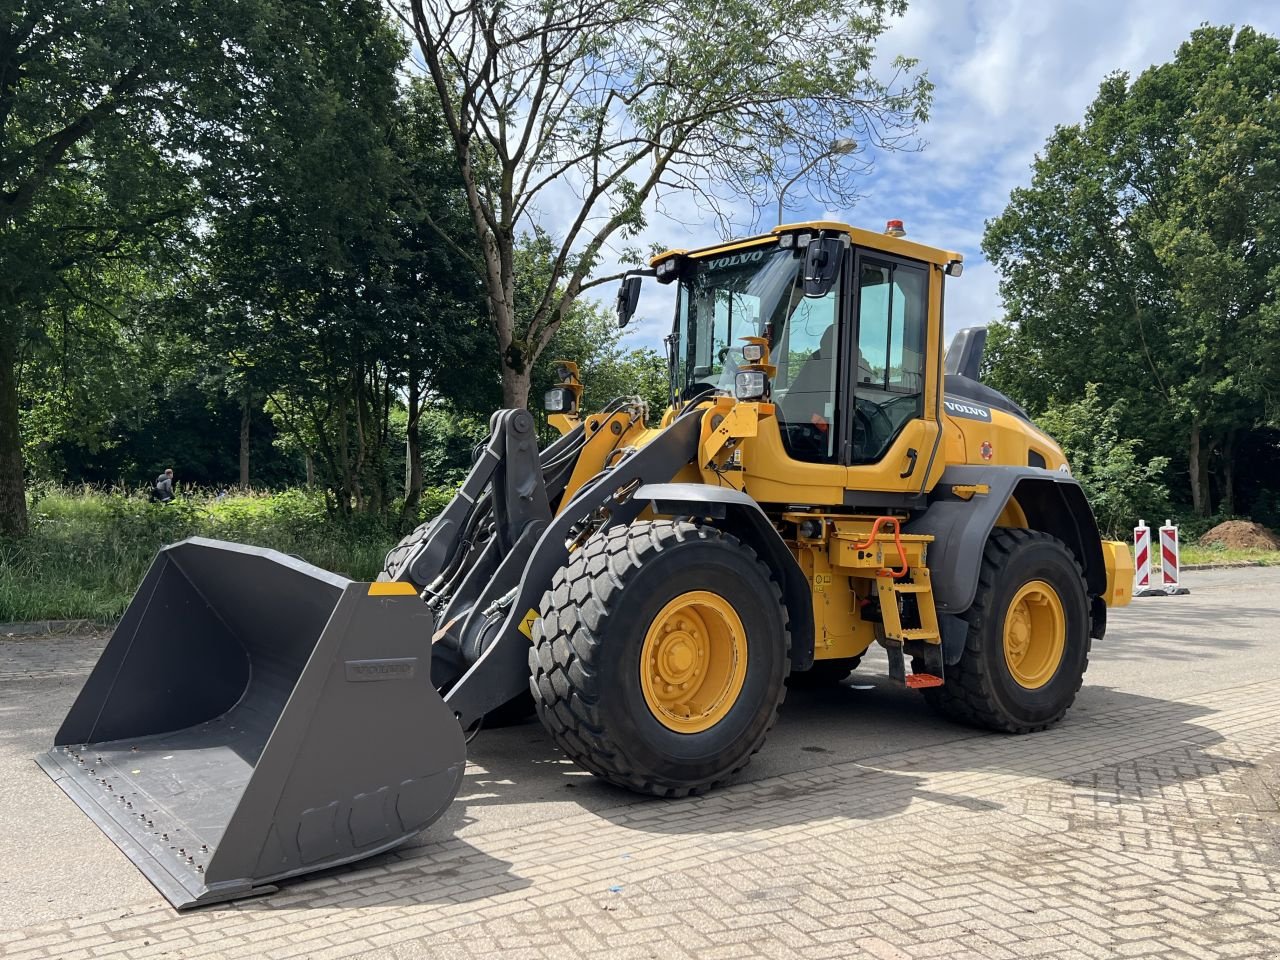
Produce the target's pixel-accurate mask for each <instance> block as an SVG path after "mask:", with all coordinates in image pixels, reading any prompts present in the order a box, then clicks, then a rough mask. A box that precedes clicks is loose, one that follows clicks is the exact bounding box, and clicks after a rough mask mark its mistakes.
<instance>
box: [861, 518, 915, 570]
mask: <svg viewBox="0 0 1280 960" xmlns="http://www.w3.org/2000/svg"><path fill="white" fill-rule="evenodd" d="M886 523H888V524H892V525H893V542H894V544H895V545H896V546H897V548H898V562H899V563H901V564H902V569H900V570H888V569H884V570H877V571H876V576H880V577H893V579H895V580H901V579H902V578H903V577H905V576H906V575H907V570H908V569H909V568H908V567H907V551H906V548H905V547H903V546H902V523H901V522H900V521H899V520H898V518H897V517H876V522H875V523H873V524H872V525H871V534H870V535H869V536H868V537H867V542H866V543H855V544H854V545H853V549H855V550H865V549H866V548H867V547H870V546H872V545H873V544H874V543H875V542H876V537H877V536H879V535H880V528H881V527H882V526H884V525H885V524H886Z"/></svg>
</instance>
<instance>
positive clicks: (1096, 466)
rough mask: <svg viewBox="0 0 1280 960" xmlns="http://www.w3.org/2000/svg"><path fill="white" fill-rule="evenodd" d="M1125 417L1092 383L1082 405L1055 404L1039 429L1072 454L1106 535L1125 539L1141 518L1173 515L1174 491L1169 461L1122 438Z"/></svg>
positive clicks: (1073, 466)
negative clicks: (1168, 479) (1169, 485)
mask: <svg viewBox="0 0 1280 960" xmlns="http://www.w3.org/2000/svg"><path fill="white" fill-rule="evenodd" d="M1122 417H1123V407H1122V406H1120V405H1112V406H1108V405H1105V404H1104V403H1103V402H1102V400H1101V399H1100V398H1099V396H1098V387H1097V385H1096V384H1092V383H1091V384H1087V385H1086V386H1085V393H1084V396H1083V397H1082V398H1080V399H1079V400H1076V401H1074V402H1071V403H1064V404H1059V405H1051V406H1050V407H1049V408H1048V409H1046V410H1045V411H1044V412H1043V413H1041V414H1040V416H1039V417H1038V418H1037V424H1038V425H1039V426H1040V428H1041V429H1043V430H1045V431H1046V432H1047V433H1048V434H1049V435H1050V436H1051V437H1053V438H1054V439H1055V440H1057V441H1058V444H1059V445H1060V446H1061V447H1062V449H1063V452H1064V453H1066V455H1067V462H1068V463H1069V464H1070V465H1071V473H1072V475H1073V476H1074V477H1075V478H1076V479H1077V480H1079V481H1080V485H1081V486H1082V487H1083V488H1084V492H1085V494H1086V495H1087V496H1088V498H1089V502H1090V503H1091V504H1092V505H1093V512H1094V515H1095V516H1096V517H1097V519H1098V526H1099V528H1100V529H1101V530H1102V533H1103V535H1104V536H1109V537H1113V538H1116V539H1121V540H1124V539H1128V533H1127V531H1128V529H1129V528H1130V527H1132V526H1133V525H1134V524H1135V523H1136V522H1137V520H1138V518H1140V517H1156V516H1161V515H1163V514H1164V513H1165V512H1166V511H1167V509H1168V498H1169V492H1168V490H1167V489H1166V488H1165V486H1164V484H1163V482H1162V481H1161V476H1162V474H1163V472H1164V469H1165V467H1166V466H1167V465H1168V463H1169V461H1168V458H1167V457H1151V458H1149V459H1147V458H1145V457H1144V456H1143V454H1142V444H1141V443H1140V441H1138V440H1135V439H1132V438H1129V437H1125V436H1122V435H1121V433H1120V423H1121V420H1122ZM1149 522H1150V521H1149Z"/></svg>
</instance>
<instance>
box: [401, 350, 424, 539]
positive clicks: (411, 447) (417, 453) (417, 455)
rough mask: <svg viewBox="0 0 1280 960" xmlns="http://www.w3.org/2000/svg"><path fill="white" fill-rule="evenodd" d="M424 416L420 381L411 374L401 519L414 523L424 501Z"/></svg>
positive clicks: (407, 522)
mask: <svg viewBox="0 0 1280 960" xmlns="http://www.w3.org/2000/svg"><path fill="white" fill-rule="evenodd" d="M421 418H422V399H421V397H419V395H418V383H417V380H416V377H415V376H414V373H413V372H412V371H411V372H410V374H409V422H408V425H407V429H406V432H405V438H404V457H405V485H404V506H403V507H401V508H400V519H401V520H402V521H403V522H404V523H406V524H412V523H413V522H414V521H415V520H416V519H417V517H418V504H419V503H420V502H421V501H422V438H421V437H420V436H419V435H418V421H419V420H421Z"/></svg>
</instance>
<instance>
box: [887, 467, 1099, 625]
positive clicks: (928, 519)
mask: <svg viewBox="0 0 1280 960" xmlns="http://www.w3.org/2000/svg"><path fill="white" fill-rule="evenodd" d="M981 485H985V486H986V487H988V488H989V492H988V493H986V494H981V493H979V494H975V495H974V496H973V497H972V498H971V499H968V500H966V499H964V498H963V497H961V496H960V495H958V494H957V493H955V492H954V490H953V488H954V487H975V486H981ZM1010 497H1014V498H1016V499H1017V502H1018V506H1019V507H1021V508H1022V511H1023V513H1025V514H1026V516H1027V523H1028V525H1029V526H1030V527H1031V529H1033V530H1042V531H1044V532H1045V533H1048V534H1050V535H1052V536H1054V537H1057V538H1058V539H1059V540H1061V541H1062V542H1063V543H1065V544H1066V545H1067V548H1068V549H1069V550H1071V552H1072V553H1073V554H1075V557H1076V559H1077V560H1078V561H1079V563H1080V566H1081V568H1082V569H1083V570H1084V576H1085V583H1086V584H1087V586H1088V588H1089V593H1090V594H1091V595H1093V596H1099V595H1101V594H1103V593H1104V592H1105V591H1106V587H1107V571H1106V565H1105V563H1104V561H1103V556H1102V541H1101V539H1100V538H1099V536H1098V524H1097V521H1096V520H1095V519H1094V516H1093V510H1092V508H1091V507H1090V506H1089V501H1088V499H1087V498H1086V497H1085V495H1084V491H1083V490H1082V489H1081V488H1080V484H1079V482H1078V481H1077V480H1076V479H1075V478H1074V477H1072V476H1071V475H1070V474H1067V473H1059V472H1057V471H1054V470H1043V469H1040V468H1037V467H997V466H953V467H947V469H946V470H944V471H943V473H942V477H941V478H940V479H939V480H938V483H937V485H936V486H935V487H934V489H933V493H932V494H931V495H930V500H929V507H928V509H926V510H925V512H924V513H923V514H921V515H920V516H919V517H917V518H915V519H914V520H912V521H911V522H910V523H908V524H906V526H905V527H904V528H903V529H904V531H905V532H907V533H923V534H929V535H931V536H932V537H933V538H934V542H933V543H932V544H930V545H929V572H930V576H931V578H932V580H933V596H934V602H935V603H936V605H937V608H938V612H939V613H942V614H950V615H955V614H960V613H963V612H964V611H966V610H968V609H969V607H970V605H971V604H972V603H973V598H974V596H975V595H976V594H977V591H978V572H979V567H980V566H981V557H982V551H983V549H984V548H985V546H986V543H987V537H989V536H990V535H991V531H992V529H993V528H994V527H995V525H996V520H997V519H998V518H999V517H1000V514H1001V513H1002V512H1003V511H1004V508H1005V504H1007V503H1008V502H1009V499H1010Z"/></svg>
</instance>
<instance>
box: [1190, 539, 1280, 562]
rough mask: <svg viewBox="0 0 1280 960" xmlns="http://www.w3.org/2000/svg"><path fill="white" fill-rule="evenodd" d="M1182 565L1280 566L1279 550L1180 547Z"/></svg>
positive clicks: (1193, 545) (1191, 545)
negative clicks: (1253, 564) (1239, 564)
mask: <svg viewBox="0 0 1280 960" xmlns="http://www.w3.org/2000/svg"><path fill="white" fill-rule="evenodd" d="M1181 560H1182V565H1183V566H1184V567H1185V566H1186V565H1187V564H1189V563H1192V564H1194V563H1261V564H1266V565H1267V566H1271V565H1273V564H1274V565H1277V566H1280V550H1228V549H1227V548H1226V547H1201V546H1198V545H1195V544H1189V543H1188V544H1183V545H1182V556H1181Z"/></svg>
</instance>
